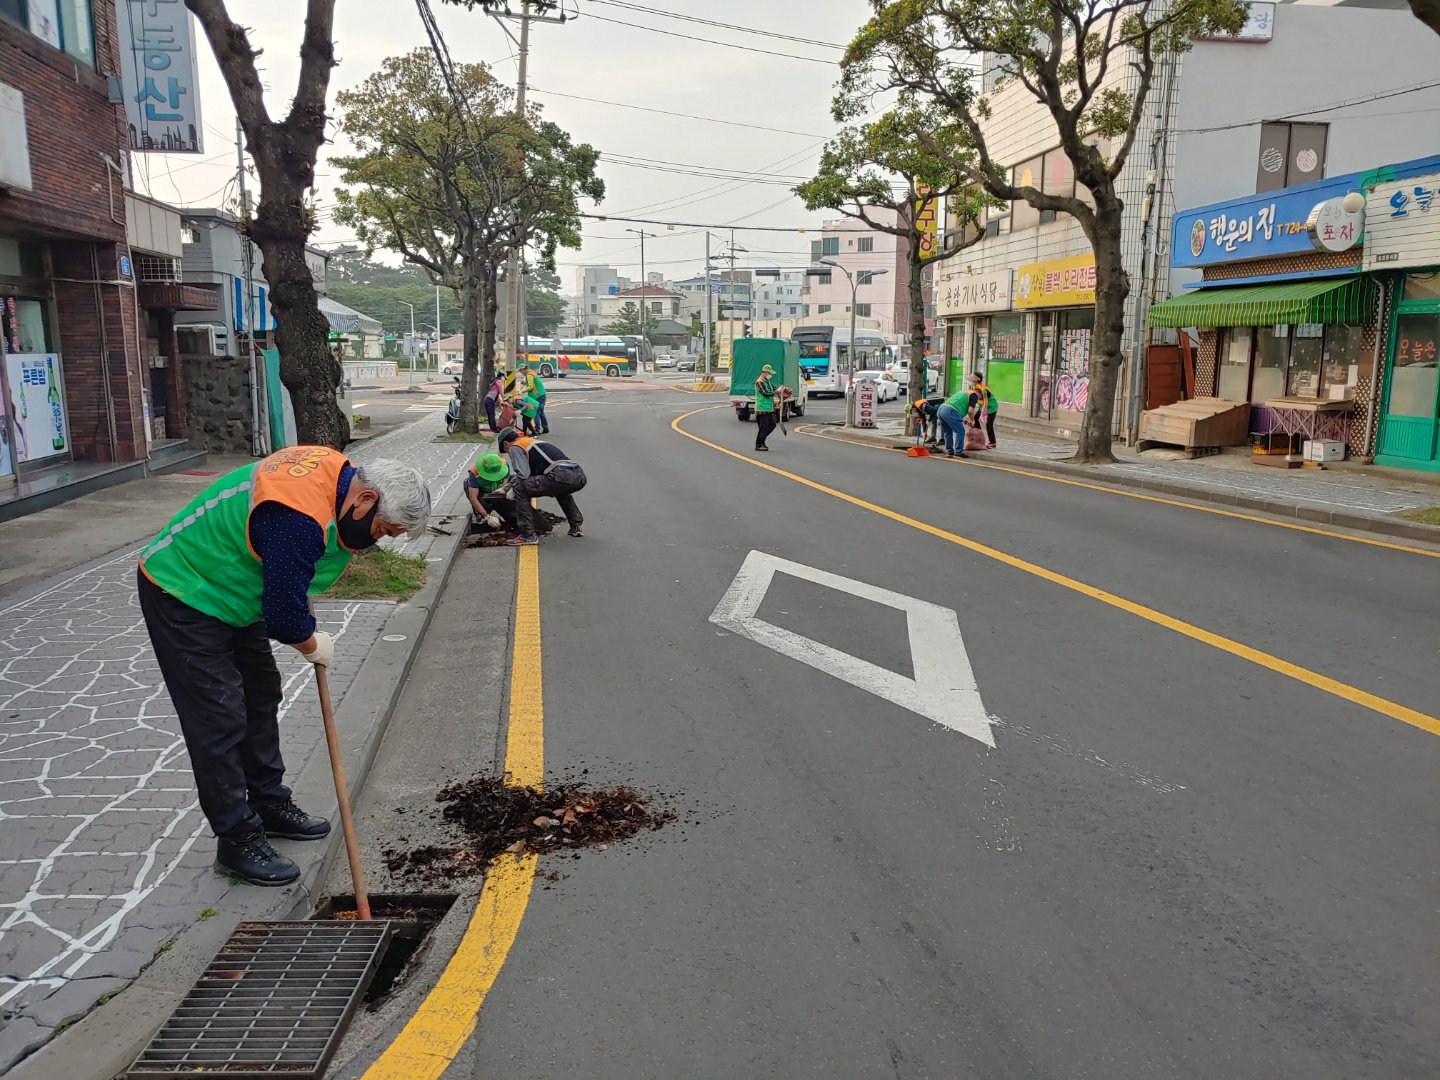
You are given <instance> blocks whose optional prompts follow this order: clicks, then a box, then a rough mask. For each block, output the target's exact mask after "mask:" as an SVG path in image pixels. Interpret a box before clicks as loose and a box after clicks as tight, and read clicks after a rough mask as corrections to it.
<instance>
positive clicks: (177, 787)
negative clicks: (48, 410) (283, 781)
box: [0, 416, 474, 1073]
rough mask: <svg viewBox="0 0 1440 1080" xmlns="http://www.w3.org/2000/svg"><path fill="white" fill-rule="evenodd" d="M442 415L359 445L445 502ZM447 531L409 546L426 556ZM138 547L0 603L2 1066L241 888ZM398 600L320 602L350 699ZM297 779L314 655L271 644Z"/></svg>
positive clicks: (315, 744)
mask: <svg viewBox="0 0 1440 1080" xmlns="http://www.w3.org/2000/svg"><path fill="white" fill-rule="evenodd" d="M441 431H443V420H442V418H441V417H439V416H433V417H426V418H424V419H421V420H419V421H417V422H416V423H414V424H410V425H408V426H406V427H402V428H397V429H396V430H395V431H392V432H388V433H387V434H385V435H382V436H379V437H377V438H375V439H374V440H372V441H369V442H367V443H364V444H362V445H361V446H360V447H358V448H356V449H355V450H354V451H353V452H352V455H351V456H352V457H353V458H354V459H355V460H356V461H357V462H363V461H365V460H367V459H374V458H377V457H394V458H399V459H401V460H403V461H408V462H410V463H412V464H415V465H416V466H417V467H418V468H420V469H421V470H422V471H423V472H424V473H425V474H426V476H427V478H428V479H429V480H430V482H431V490H432V492H433V494H434V503H435V507H436V508H437V510H439V509H443V508H446V507H448V506H449V505H450V502H451V500H453V499H454V497H455V496H456V495H457V494H458V478H459V476H460V472H461V470H462V468H463V466H464V463H465V461H466V460H468V457H469V455H471V454H472V453H473V452H474V448H473V447H471V446H467V445H465V444H451V443H439V442H436V441H435V436H436V435H437V434H438V433H439V432H441ZM435 539H436V537H435V536H434V535H433V534H427V535H426V536H425V537H422V538H421V539H420V540H417V541H404V542H402V543H400V544H398V545H396V547H397V550H400V551H403V552H404V553H405V554H408V555H425V554H427V553H428V552H429V550H430V547H431V545H432V544H433V541H434V540H435ZM137 552H138V549H133V550H126V551H123V552H118V553H116V554H114V555H112V556H107V557H106V558H104V559H102V560H100V561H99V562H97V563H95V564H92V565H90V566H88V567H86V568H83V569H81V570H79V571H78V572H77V571H72V572H70V573H67V574H64V575H60V576H59V577H57V578H55V579H52V580H51V581H50V582H47V583H45V584H44V585H43V586H41V587H40V588H39V589H38V590H36V591H33V592H32V593H31V594H30V595H28V596H26V597H25V598H24V599H22V600H19V601H18V602H15V603H11V604H9V605H8V606H0V1073H3V1072H4V1071H5V1070H7V1069H8V1068H9V1067H10V1066H11V1065H12V1064H14V1063H15V1061H17V1060H18V1059H19V1058H20V1057H22V1056H24V1055H25V1054H27V1053H29V1052H30V1051H31V1050H33V1049H34V1048H35V1047H37V1046H39V1045H40V1044H41V1043H43V1042H44V1041H45V1040H46V1039H48V1038H49V1037H50V1035H51V1034H53V1032H54V1030H55V1029H56V1028H57V1027H58V1026H60V1025H62V1024H64V1023H66V1022H68V1021H70V1020H73V1019H75V1018H76V1017H78V1016H80V1015H83V1014H84V1013H85V1012H86V1011H88V1010H89V1009H90V1008H91V1007H92V1006H93V1005H94V1003H95V1002H96V1001H98V1000H99V999H100V998H101V997H102V996H103V995H106V994H113V993H115V992H116V991H118V990H120V989H121V988H123V987H124V986H125V985H126V984H127V983H128V982H129V981H130V980H131V979H132V978H134V977H135V975H137V974H138V973H139V972H140V970H141V969H142V968H144V967H145V965H147V964H148V963H149V962H150V960H151V959H152V958H153V957H154V955H155V953H156V951H157V950H158V949H160V948H162V947H163V946H164V945H165V943H166V942H168V941H169V940H171V939H172V938H174V937H175V936H176V935H177V934H179V933H180V932H181V931H182V930H183V929H185V927H187V926H189V925H191V924H193V923H194V921H195V920H196V919H199V918H203V917H205V913H206V911H207V909H210V908H215V907H219V906H221V905H222V904H223V903H224V900H225V896H226V894H227V893H228V892H229V891H230V890H231V889H233V888H242V889H243V888H248V886H233V885H231V883H230V882H229V880H228V879H227V878H223V877H221V876H220V875H218V874H216V873H215V872H214V871H213V870H212V869H211V863H212V862H213V858H214V839H213V837H212V836H211V835H210V831H209V828H208V826H207V825H206V823H205V820H204V818H203V817H202V816H201V814H200V811H199V806H198V803H197V801H196V798H195V788H194V779H193V777H192V776H191V773H190V767H189V761H188V759H187V757H186V753H185V744H184V741H183V740H182V739H181V737H180V733H179V726H178V722H177V720H176V717H175V714H174V712H173V710H172V708H171V705H170V699H169V697H168V695H167V694H166V693H165V689H164V685H163V684H162V682H161V680H160V677H159V672H158V669H157V667H156V664H155V659H154V655H153V653H152V652H151V649H150V644H149V640H148V638H147V636H146V634H145V627H144V623H143V620H142V619H141V616H140V609H139V605H138V602H137V600H136V597H135V556H136V554H137ZM393 608H394V604H393V603H391V602H389V601H352V602H344V603H340V602H327V603H322V604H317V617H318V618H319V621H320V623H321V625H322V627H324V628H325V629H326V630H328V631H330V632H331V633H333V634H335V635H336V662H335V664H334V666H333V667H331V669H330V684H331V688H332V693H333V694H334V695H335V697H336V700H337V702H338V700H339V699H340V698H341V697H342V696H343V695H344V693H345V689H346V687H348V686H349V685H350V683H351V681H352V680H353V679H354V677H355V674H356V672H357V671H358V670H359V668H360V664H361V662H362V661H363V660H364V658H365V656H366V655H367V653H368V652H369V650H370V647H371V645H373V643H374V642H375V640H376V639H377V637H378V636H379V634H380V632H381V630H382V629H383V627H384V626H385V623H386V620H387V619H388V618H389V616H390V613H391V611H392V610H393ZM276 658H277V660H278V662H279V664H280V669H281V673H282V675H283V677H284V679H285V699H284V704H283V706H282V709H281V732H282V735H283V747H284V753H285V762H286V767H287V777H291V778H293V777H295V776H298V775H299V774H300V772H301V771H302V770H303V769H304V767H305V764H306V762H308V761H309V760H310V759H311V757H312V756H313V755H315V754H317V753H320V754H323V753H324V752H325V751H324V738H323V728H322V725H321V721H320V710H319V706H318V701H317V699H316V695H315V691H314V689H313V679H312V678H311V677H310V665H308V664H306V663H305V662H304V661H303V660H301V659H300V658H299V657H298V656H296V655H294V654H293V653H292V651H291V650H289V649H284V648H278V649H276Z"/></svg>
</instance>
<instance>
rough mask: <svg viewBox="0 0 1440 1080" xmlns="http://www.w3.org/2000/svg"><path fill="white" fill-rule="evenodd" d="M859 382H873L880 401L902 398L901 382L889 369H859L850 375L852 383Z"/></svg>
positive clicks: (876, 397) (876, 395) (877, 399)
mask: <svg viewBox="0 0 1440 1080" xmlns="http://www.w3.org/2000/svg"><path fill="white" fill-rule="evenodd" d="M857 382H873V383H874V384H875V387H876V389H875V400H876V401H877V402H878V403H881V404H883V403H884V402H887V401H898V400H899V398H900V383H899V382H898V381H897V380H896V378H895V376H894V375H891V374H890V372H888V371H874V370H866V371H857V372H855V373H854V374H853V375H851V376H850V385H851V386H852V387H853V386H854V385H855V384H856V383H857Z"/></svg>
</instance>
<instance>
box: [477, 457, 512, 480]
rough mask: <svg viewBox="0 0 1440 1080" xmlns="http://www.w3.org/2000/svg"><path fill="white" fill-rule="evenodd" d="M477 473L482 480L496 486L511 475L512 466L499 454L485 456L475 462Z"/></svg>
mask: <svg viewBox="0 0 1440 1080" xmlns="http://www.w3.org/2000/svg"><path fill="white" fill-rule="evenodd" d="M475 471H476V472H477V473H478V474H479V475H480V479H481V480H488V481H489V482H490V483H492V484H494V483H497V482H499V481H501V480H504V479H505V477H507V476H509V475H510V464H509V462H507V461H506V460H505V459H504V458H502V457H501V456H500V455H499V454H484V455H482V456H481V458H480V460H479V461H477V462H475Z"/></svg>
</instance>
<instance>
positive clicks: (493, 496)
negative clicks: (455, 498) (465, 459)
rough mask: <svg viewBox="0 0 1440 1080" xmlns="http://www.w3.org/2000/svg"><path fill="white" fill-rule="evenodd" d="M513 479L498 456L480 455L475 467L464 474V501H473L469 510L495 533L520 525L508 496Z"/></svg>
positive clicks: (507, 465) (490, 454) (513, 504)
mask: <svg viewBox="0 0 1440 1080" xmlns="http://www.w3.org/2000/svg"><path fill="white" fill-rule="evenodd" d="M509 478H510V466H509V464H508V463H507V462H506V461H505V459H504V458H503V457H501V456H500V455H499V454H496V453H493V452H491V453H488V454H481V455H480V456H479V457H478V458H476V459H475V463H474V464H473V465H471V466H470V468H469V469H467V470H466V471H465V498H467V499H468V500H470V509H471V510H473V511H475V517H476V519H477V520H479V521H483V522H485V524H487V525H489V526H490V528H492V529H500V528H503V527H504V526H506V525H508V526H509V527H510V528H511V529H514V528H516V527H517V525H518V520H517V518H516V512H515V503H514V502H513V501H512V500H510V499H508V498H507V497H506V496H505V492H504V490H503V489H504V487H505V481H506V480H508V479H509Z"/></svg>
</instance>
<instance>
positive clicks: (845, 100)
mask: <svg viewBox="0 0 1440 1080" xmlns="http://www.w3.org/2000/svg"><path fill="white" fill-rule="evenodd" d="M870 5H871V8H872V11H873V14H872V16H871V18H870V20H869V21H868V22H867V23H866V24H865V25H864V26H863V27H861V29H860V31H859V33H858V34H857V35H856V36H855V38H854V40H853V41H851V43H850V45H849V46H848V47H847V49H846V52H845V57H844V59H843V60H842V61H841V78H840V84H839V90H838V92H837V96H836V105H835V110H834V111H835V115H836V118H837V119H839V120H842V121H850V120H853V119H855V118H857V117H859V116H861V115H863V114H864V113H865V112H867V111H869V110H870V109H871V108H873V102H874V100H875V98H876V97H877V96H878V95H880V94H884V93H887V92H894V93H896V94H897V95H898V100H899V102H900V107H902V108H905V107H913V108H925V107H933V108H936V109H938V110H940V111H941V112H943V113H944V114H945V115H946V117H947V119H948V122H949V124H950V125H953V126H958V127H959V128H960V129H961V130H962V131H963V132H964V134H965V136H966V137H965V138H964V139H963V140H961V141H959V142H954V143H951V142H941V141H939V140H937V139H935V138H932V137H931V136H930V135H929V133H927V132H923V131H922V132H918V133H917V134H918V135H919V137H920V139H921V141H922V142H924V143H925V145H926V146H927V148H928V149H930V150H931V151H932V152H934V153H936V154H938V155H939V156H941V157H943V158H946V159H948V160H949V161H950V162H951V163H952V164H953V165H955V166H956V167H957V168H964V169H968V170H970V171H971V172H972V173H973V176H974V179H975V181H976V182H977V183H978V184H979V185H981V186H983V187H984V189H985V190H986V191H987V192H988V193H989V194H991V195H993V196H995V197H996V198H999V199H1003V200H1005V201H1008V202H1014V201H1019V200H1023V201H1025V202H1027V203H1029V204H1030V205H1031V206H1033V207H1035V208H1036V209H1038V210H1050V211H1055V212H1057V213H1063V214H1069V215H1070V216H1071V217H1073V218H1075V219H1076V220H1077V221H1078V222H1079V223H1080V227H1081V228H1082V229H1083V230H1084V233H1085V236H1086V238H1087V239H1088V240H1089V241H1090V245H1091V247H1092V248H1093V249H1094V253H1095V331H1094V336H1093V338H1092V342H1091V357H1090V395H1089V399H1088V401H1087V403H1086V407H1085V415H1084V419H1083V420H1082V421H1081V426H1080V439H1079V449H1078V451H1077V453H1076V457H1075V460H1076V461H1080V462H1086V463H1097V462H1105V461H1113V460H1114V455H1113V454H1112V452H1111V423H1112V418H1113V415H1114V409H1115V390H1116V385H1117V382H1118V377H1119V372H1120V363H1121V355H1120V351H1121V340H1122V337H1123V334H1124V329H1125V301H1126V297H1128V296H1129V293H1130V280H1129V276H1128V275H1127V274H1126V272H1125V269H1124V265H1123V262H1122V260H1121V227H1122V212H1123V210H1124V204H1123V203H1122V201H1121V199H1120V197H1119V195H1118V193H1117V183H1116V182H1117V179H1118V178H1119V176H1120V173H1121V171H1122V170H1123V169H1124V167H1125V163H1126V162H1127V161H1128V160H1129V158H1130V153H1131V150H1132V149H1133V148H1134V145H1135V138H1136V131H1137V129H1138V128H1139V126H1140V120H1141V118H1142V116H1143V115H1144V110H1145V103H1146V100H1147V99H1148V97H1149V94H1150V89H1151V86H1152V84H1153V82H1154V79H1155V74H1156V70H1157V67H1158V65H1159V63H1160V62H1161V60H1162V59H1163V58H1164V57H1165V56H1166V55H1168V54H1171V53H1179V52H1184V51H1186V50H1187V49H1188V48H1189V42H1190V38H1191V36H1192V35H1196V34H1214V33H1219V32H1230V33H1234V32H1237V31H1238V30H1239V28H1240V26H1241V24H1242V23H1243V22H1244V20H1245V16H1246V13H1247V11H1248V7H1249V5H1248V4H1246V3H1244V2H1243V0H1241V2H1236V0H1169V2H1164V3H1162V2H1159V0H1021V2H1019V3H1016V2H1013V0H870ZM979 57H983V58H984V62H985V63H986V64H987V65H990V66H991V67H992V69H993V70H994V71H996V72H997V73H998V77H999V80H998V86H1001V87H1003V86H1008V85H1010V84H1014V83H1018V84H1019V85H1020V86H1021V87H1023V90H1024V93H1025V95H1026V97H1027V98H1028V99H1029V100H1031V101H1032V102H1033V103H1034V105H1035V106H1038V108H1039V109H1041V110H1043V111H1044V113H1045V114H1048V117H1049V120H1050V122H1051V123H1052V124H1053V126H1054V131H1055V133H1054V140H1055V141H1056V142H1058V143H1059V145H1060V148H1061V149H1062V150H1063V151H1064V153H1065V156H1066V157H1067V158H1068V159H1069V162H1070V165H1071V168H1072V170H1073V172H1074V176H1075V180H1076V182H1077V184H1079V185H1080V186H1081V187H1083V188H1084V190H1085V192H1086V194H1084V195H1082V194H1081V193H1080V192H1079V191H1078V190H1077V192H1076V194H1074V195H1064V194H1053V193H1050V192H1044V191H1041V190H1040V189H1039V188H1037V187H1034V186H1032V185H1029V184H1022V183H1018V182H1016V181H1017V180H1018V178H1012V176H1011V173H1010V170H1009V168H1008V167H1007V163H1005V162H1002V161H999V160H997V158H996V156H995V154H994V153H993V152H992V149H991V143H990V138H991V137H992V134H991V132H990V131H988V130H987V128H989V121H990V120H991V117H992V111H991V110H992V100H991V92H987V91H986V89H985V87H984V85H983V81H982V79H981V75H980V72H979V71H977V68H976V59H977V58H979Z"/></svg>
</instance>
